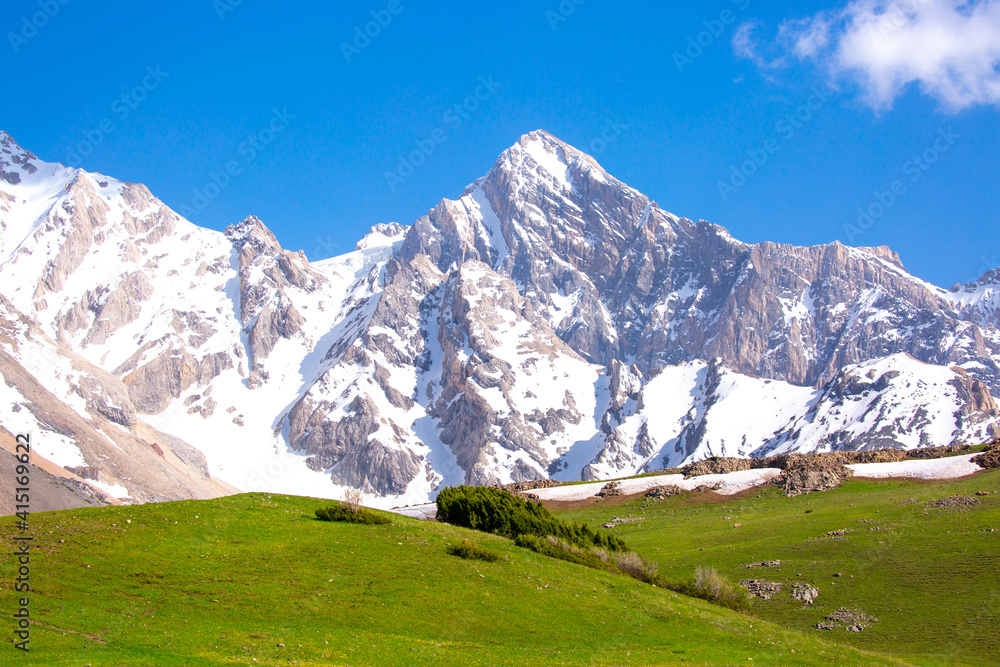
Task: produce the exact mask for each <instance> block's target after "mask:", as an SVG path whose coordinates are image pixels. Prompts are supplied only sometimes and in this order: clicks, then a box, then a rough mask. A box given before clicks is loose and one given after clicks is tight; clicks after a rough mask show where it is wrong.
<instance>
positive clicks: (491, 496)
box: [437, 486, 627, 551]
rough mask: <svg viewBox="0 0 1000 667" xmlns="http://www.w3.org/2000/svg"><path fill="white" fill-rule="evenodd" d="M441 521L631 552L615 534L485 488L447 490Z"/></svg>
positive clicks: (441, 497)
mask: <svg viewBox="0 0 1000 667" xmlns="http://www.w3.org/2000/svg"><path fill="white" fill-rule="evenodd" d="M437 520H438V521H441V522H443V523H450V524H452V525H453V526H461V527H463V528H472V529H473V530H479V531H482V532H484V533H494V534H496V535H502V536H503V537H509V538H512V539H513V538H516V537H517V536H518V535H534V536H536V537H547V536H549V535H552V536H555V537H559V538H561V539H563V540H566V541H567V542H569V543H570V544H574V545H576V546H579V547H586V548H589V547H604V548H606V549H608V550H610V551H626V550H627V547H626V545H625V542H624V541H623V540H621V539H619V538H617V537H615V536H614V535H609V534H607V533H602V532H600V531H597V530H594V529H592V528H591V527H590V526H588V525H587V524H578V523H576V522H572V523H570V522H567V521H563V520H561V519H557V518H556V517H554V516H552V514H551V513H550V512H549V511H548V510H547V509H545V508H544V507H542V506H541V505H538V504H536V503H532V502H530V501H528V500H525V499H524V498H521V497H520V496H515V495H513V494H512V493H509V492H507V491H504V490H503V489H495V488H491V487H485V486H475V487H470V486H457V487H450V488H447V489H445V490H443V491H442V492H441V493H440V494H439V495H438V497H437Z"/></svg>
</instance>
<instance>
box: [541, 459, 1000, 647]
mask: <svg viewBox="0 0 1000 667" xmlns="http://www.w3.org/2000/svg"><path fill="white" fill-rule="evenodd" d="M980 491H986V492H988V491H994V492H996V491H1000V471H997V470H991V471H986V472H982V473H979V474H977V475H975V476H973V477H970V478H966V479H963V480H955V481H950V482H920V481H895V480H893V481H871V480H853V481H850V482H848V483H846V484H845V485H844V486H843V487H842V488H840V489H838V490H835V491H829V492H826V493H819V494H813V495H806V496H799V497H796V498H786V497H784V496H782V495H781V494H780V493H779V492H778V491H777V489H774V488H773V487H771V488H762V489H756V490H752V491H750V492H747V493H746V494H743V495H741V496H740V497H735V498H732V499H723V498H722V497H720V496H716V495H715V494H711V493H709V494H698V493H692V494H686V495H683V496H679V497H676V498H671V499H669V500H665V501H661V502H648V501H645V500H630V501H627V502H625V503H624V504H616V503H615V501H614V500H612V501H605V502H603V503H596V502H595V501H587V502H584V503H576V504H575V506H576V508H575V509H572V510H563V511H559V510H558V509H557V507H558V506H553V505H550V508H553V509H556V514H557V516H559V517H561V518H564V519H572V520H578V521H589V522H591V523H593V524H599V523H602V522H605V521H608V520H610V519H611V518H613V517H621V518H641V519H642V520H641V521H639V522H636V523H626V524H621V525H619V526H618V527H616V528H613V529H612V530H611V532H613V533H614V534H615V535H618V536H619V537H623V538H624V539H625V540H626V541H627V542H628V544H629V545H630V546H631V547H632V548H633V549H635V550H636V551H638V552H639V553H642V554H643V555H645V556H647V557H648V558H650V559H652V560H655V561H657V562H658V563H659V564H660V572H661V573H662V574H665V575H666V576H667V577H668V578H670V579H684V578H687V577H690V576H691V574H692V573H693V571H694V569H695V567H697V566H698V565H709V566H714V567H716V568H718V569H719V571H720V572H722V573H723V574H725V575H727V576H729V577H730V578H731V579H732V580H734V581H740V580H748V579H762V580H765V581H768V582H775V583H781V584H782V590H781V592H780V593H778V594H776V595H775V596H774V597H772V598H771V599H770V600H767V601H765V600H763V599H759V598H758V599H756V601H755V605H754V607H755V613H757V614H758V615H760V616H761V617H762V618H766V619H768V620H771V621H774V622H777V623H780V624H781V625H783V626H785V627H789V628H794V629H798V630H800V631H802V632H803V634H805V635H807V636H811V637H821V638H825V639H831V640H834V641H838V642H848V643H850V644H852V645H854V646H856V647H858V648H862V649H866V650H872V651H879V652H883V653H891V654H894V655H896V656H898V657H900V658H901V659H904V660H907V661H908V662H913V663H915V664H919V665H956V664H968V665H977V666H987V665H1000V631H998V630H997V628H998V627H1000V493H998V494H997V495H993V496H988V497H978V498H976V500H978V501H979V504H978V505H974V506H971V507H968V508H938V507H934V506H931V505H930V504H929V503H931V502H932V501H936V500H940V499H943V498H946V497H948V496H952V495H955V494H961V495H964V496H969V497H974V494H975V493H976V492H980ZM839 531H845V532H844V533H843V534H837V533H838V532H839ZM830 533H834V534H832V535H831V534H830ZM773 560H780V561H781V565H780V567H757V568H750V569H745V568H743V567H741V566H743V565H747V564H751V563H755V562H756V563H759V562H762V561H773ZM836 575H840V576H836ZM794 582H807V583H810V584H811V585H813V586H815V587H816V588H818V589H819V592H820V595H819V598H818V599H817V600H816V601H815V603H814V604H813V605H812V606H807V605H805V604H803V603H802V602H798V601H795V600H793V599H791V597H790V585H791V584H792V583H794ZM841 607H847V608H849V609H852V610H858V611H861V612H863V613H865V614H867V615H869V616H873V617H875V618H878V619H879V620H878V622H875V623H873V624H872V625H871V627H870V628H869V629H867V630H864V631H862V632H859V633H853V632H848V631H847V630H846V629H844V628H837V629H833V630H817V629H814V628H813V626H814V625H816V624H817V623H821V622H823V621H824V619H825V617H826V616H827V615H828V614H830V613H832V612H834V611H836V610H838V609H839V608H841Z"/></svg>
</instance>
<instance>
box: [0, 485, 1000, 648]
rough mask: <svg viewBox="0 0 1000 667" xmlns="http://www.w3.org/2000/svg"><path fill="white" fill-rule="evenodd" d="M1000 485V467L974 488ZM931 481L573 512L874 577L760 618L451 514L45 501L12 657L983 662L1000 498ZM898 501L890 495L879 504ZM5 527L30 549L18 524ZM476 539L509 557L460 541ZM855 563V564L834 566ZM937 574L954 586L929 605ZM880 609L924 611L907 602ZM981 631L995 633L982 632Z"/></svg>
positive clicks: (651, 535) (814, 569) (274, 504)
mask: <svg viewBox="0 0 1000 667" xmlns="http://www.w3.org/2000/svg"><path fill="white" fill-rule="evenodd" d="M989 484H992V485H993V486H994V487H995V486H996V484H997V478H996V477H995V476H983V477H981V478H980V479H979V481H976V482H961V483H958V484H957V485H956V488H959V487H960V488H961V489H965V487H966V486H968V487H969V488H972V487H975V488H979V487H982V486H988V485H989ZM949 489H950V487H949ZM944 491H945V487H942V490H941V491H940V492H938V493H937V495H940V494H941V493H943V492H944ZM873 494H874V495H873ZM917 494H926V495H928V497H929V496H933V495H935V492H934V489H933V487H930V486H926V487H920V488H912V489H911V488H907V487H905V486H903V485H891V484H886V485H862V484H858V483H853V484H851V485H850V487H849V488H847V489H845V490H843V491H840V492H835V493H833V494H826V495H823V496H814V497H807V498H800V499H793V500H788V499H784V498H780V497H777V496H774V495H773V494H768V493H767V492H762V493H761V494H760V495H759V496H756V497H754V498H752V499H748V498H744V499H740V500H738V501H734V503H732V504H728V505H727V504H719V505H712V506H706V505H698V504H696V503H694V501H692V500H690V499H681V500H680V501H677V502H674V501H671V502H666V503H663V504H661V505H658V506H656V507H653V506H650V507H648V508H646V509H645V512H644V513H643V511H642V509H641V502H638V503H636V502H632V503H628V504H626V505H621V506H617V507H608V506H597V507H594V508H590V509H586V508H585V509H581V510H575V511H574V512H573V514H574V515H575V516H579V517H581V518H584V519H586V520H588V521H595V520H599V519H601V518H603V517H604V516H610V515H612V514H615V515H617V514H620V513H621V512H623V511H626V512H628V511H631V512H633V513H639V514H643V516H645V517H646V519H645V521H644V522H642V523H641V524H640V525H638V526H635V527H627V528H620V529H615V530H616V532H617V533H618V534H620V535H623V536H624V537H626V539H628V540H629V541H630V542H631V546H632V547H633V548H635V549H636V550H637V551H639V552H640V553H641V554H643V555H644V556H647V557H649V558H653V559H655V560H658V561H659V562H660V563H661V564H662V568H663V570H664V571H666V572H668V573H676V574H677V576H687V575H688V574H689V573H688V572H687V570H689V569H690V568H691V567H693V566H694V565H695V564H696V563H702V562H704V563H712V564H715V565H717V566H719V567H720V568H724V569H726V570H727V572H730V573H735V572H736V570H734V569H733V568H735V567H736V565H737V564H739V563H740V562H741V561H743V560H746V559H747V558H748V557H749V555H750V554H753V556H754V557H755V558H757V557H760V558H764V557H774V558H783V559H789V561H790V562H794V563H795V564H794V565H792V568H793V569H795V568H798V571H805V572H804V576H806V577H807V578H808V577H814V578H816V579H817V580H819V579H821V575H826V574H828V571H829V570H831V569H839V570H842V571H843V572H844V573H845V574H846V575H847V576H850V575H853V576H854V578H853V579H845V580H844V581H843V583H838V584H837V586H842V587H843V588H842V589H838V590H836V591H834V590H832V588H833V587H832V585H830V582H827V580H826V579H822V581H821V584H820V585H821V588H822V591H823V593H822V597H821V598H820V605H818V606H816V607H815V608H811V609H808V610H805V611H803V610H801V609H799V608H797V607H796V606H794V605H790V604H786V603H785V602H784V601H781V600H776V601H773V602H771V603H766V604H758V605H756V607H757V608H758V609H759V610H760V612H759V616H757V617H754V616H748V615H743V614H739V613H736V612H732V611H729V610H727V609H722V608H719V607H715V606H713V605H710V604H708V603H706V602H703V601H700V600H696V599H692V598H687V597H683V596H680V595H678V594H675V593H673V592H671V591H668V590H664V589H661V588H655V587H653V586H650V585H648V584H643V583H640V582H638V581H635V580H633V579H630V578H628V577H625V576H620V575H614V574H610V573H606V572H601V571H597V570H591V569H587V568H584V567H581V566H579V565H574V564H571V563H567V562H564V561H558V560H554V559H550V558H547V557H545V556H541V555H539V554H536V553H533V552H530V551H528V550H525V549H520V548H517V547H515V546H514V545H513V543H512V542H511V541H510V540H506V539H502V538H499V537H495V536H491V535H485V534H482V533H477V532H473V531H469V530H465V529H460V528H455V527H451V526H447V525H441V524H437V523H433V522H421V521H417V520H413V519H408V518H405V517H400V516H393V517H392V524H391V525H388V526H369V525H358V524H347V523H328V522H321V521H318V520H316V519H315V518H314V511H315V510H316V509H317V508H318V507H321V506H323V505H324V501H320V500H314V499H309V498H299V497H285V496H273V495H265V494H247V495H240V496H234V497H229V498H225V499H220V500H211V501H198V502H177V503H164V504H157V505H141V506H132V507H114V508H96V509H81V510H72V511H64V512H52V513H44V514H36V515H32V517H31V527H32V534H33V536H34V537H35V542H34V547H33V552H32V562H31V568H32V569H31V582H32V586H33V588H34V590H33V592H32V593H31V618H32V625H31V643H30V649H31V651H30V654H29V656H27V660H25V659H24V658H25V656H22V655H18V653H19V652H18V651H16V650H15V649H14V647H13V620H12V619H11V620H9V621H8V626H9V628H10V631H9V632H8V635H9V637H10V639H9V642H10V643H8V644H5V648H3V649H2V650H3V651H4V652H5V653H4V657H3V658H2V659H0V663H2V664H11V665H13V664H40V665H41V664H44V665H74V666H82V665H91V666H93V667H97V666H98V665H126V666H128V667H134V666H139V665H257V664H275V665H420V664H440V665H523V664H532V665H543V664H544V665H548V664H553V665H561V664H565V665H774V666H779V665H780V666H784V665H859V666H861V665H863V666H868V665H901V664H935V663H933V662H932V661H931V660H930V659H929V658H928V657H927V656H928V655H929V654H936V653H941V652H942V651H944V650H945V649H948V648H949V646H951V648H950V650H951V651H952V653H951V655H954V656H957V657H958V658H960V659H963V660H966V663H967V664H986V663H984V662H983V661H982V660H981V658H982V656H983V655H984V654H985V653H986V652H987V651H993V650H994V649H995V648H996V644H995V643H994V642H995V637H991V636H990V634H989V631H987V629H986V626H988V625H993V624H992V623H990V622H988V621H989V619H987V618H985V617H983V618H980V619H979V620H978V621H977V614H985V613H987V612H985V611H979V609H988V607H984V606H983V605H984V603H985V602H986V601H988V600H989V599H991V598H990V595H991V594H993V593H992V592H993V591H995V588H996V584H997V578H996V572H997V568H996V565H997V561H996V553H997V549H996V535H993V534H990V535H986V534H983V533H981V532H979V528H980V526H981V525H982V526H985V525H986V524H987V523H988V521H987V519H986V517H987V516H992V517H993V518H994V519H995V518H996V516H997V513H996V504H995V499H990V500H991V502H992V504H989V505H985V504H984V507H983V508H981V509H978V510H975V511H973V512H969V513H968V514H942V515H941V516H940V517H939V516H937V515H936V514H934V513H933V512H930V513H926V515H924V514H923V513H922V510H920V509H919V508H918V507H917V506H906V507H903V506H899V505H893V504H891V502H889V501H891V500H892V499H893V498H896V497H900V498H902V497H909V496H916V495H917ZM880 502H885V503H888V504H886V505H885V508H884V510H883V513H882V514H877V513H876V510H877V509H878V508H880V507H881V505H880V504H879V503H880ZM852 505H853V507H852ZM740 508H742V509H740ZM808 509H812V510H813V512H812V513H810V514H804V512H805V511H806V510H808ZM769 513H774V517H775V518H773V519H770V518H768V514H769ZM730 515H734V516H738V518H734V519H729V518H725V517H728V516H730ZM911 515H912V516H911ZM918 515H919V516H918ZM862 517H873V518H875V519H877V520H880V521H883V523H885V524H886V525H889V524H891V525H893V526H894V528H893V530H894V532H892V533H887V534H885V535H881V534H879V535H878V537H879V538H883V539H886V540H887V544H886V546H885V549H884V550H880V551H878V552H877V553H876V552H873V551H872V549H873V547H871V546H870V544H869V546H867V547H865V546H864V545H865V544H868V543H869V542H871V541H870V540H869V538H868V536H867V535H865V536H864V541H863V540H862V537H861V535H860V534H858V535H856V534H851V536H850V537H851V541H849V542H846V543H844V544H833V543H828V542H825V541H822V540H820V541H809V538H811V537H813V536H815V535H817V534H821V533H823V532H824V531H825V530H826V529H827V528H829V529H836V528H843V527H844V526H851V527H853V526H854V525H855V524H857V519H859V518H862ZM921 517H922V518H921ZM734 522H742V523H743V528H741V529H734V528H732V527H731V524H732V523H734ZM4 524H5V525H4V529H3V530H4V532H5V533H6V535H5V538H6V539H7V540H8V543H11V542H10V540H12V538H13V537H14V535H15V533H16V529H15V527H14V522H13V520H11V521H9V522H4ZM857 525H860V524H857ZM948 530H951V534H948V533H947V531H948ZM769 531H775V532H773V533H771V534H768V533H769ZM913 531H919V533H920V535H916V534H913ZM464 539H468V540H470V541H472V542H474V543H475V544H477V545H479V546H482V547H485V548H487V549H489V550H491V551H494V552H496V553H498V554H500V555H501V559H500V560H499V561H497V562H495V563H488V562H483V561H480V560H463V559H462V558H459V557H456V556H453V555H449V554H448V553H447V551H446V550H447V549H448V547H449V545H453V544H458V543H460V542H461V541H462V540H464ZM871 544H876V545H877V544H878V542H877V541H875V542H871ZM846 545H850V550H855V553H854V555H848V552H849V549H845V546H846ZM701 549H704V551H701ZM858 549H861V551H857V550H858ZM963 550H966V551H963ZM991 550H992V551H991ZM865 554H867V555H865ZM837 558H841V559H845V560H841V561H838V560H832V561H828V562H827V564H825V565H822V566H821V565H820V563H821V562H823V561H824V560H825V559H837ZM782 569H783V572H782V575H785V574H786V573H790V572H791V570H786V569H785V568H784V567H783V568H782ZM935 573H938V574H935ZM944 573H947V576H948V579H946V580H945V579H941V578H940V577H942V576H944ZM13 580H14V564H13V560H12V559H10V558H8V559H5V562H4V569H3V576H2V581H0V584H2V589H0V604H2V605H3V608H4V609H5V610H10V613H11V614H12V613H13V610H14V609H15V608H16V598H17V597H19V596H18V595H16V594H15V593H14V591H13ZM847 581H851V582H854V584H851V587H853V588H856V591H855V592H852V590H853V588H849V586H848V584H847ZM927 582H936V584H935V588H934V590H933V591H932V595H929V596H928V595H925V593H926V588H925V587H926V584H927ZM949 586H962V587H963V589H961V590H950V589H949ZM966 586H968V590H965V589H964V587H966ZM841 590H843V592H841ZM934 596H938V597H934ZM880 600H891V601H892V604H893V605H895V606H897V607H899V608H903V609H905V612H898V614H897V615H893V614H889V613H888V611H887V610H886V609H883V608H882V606H881V604H880V603H879V602H878V601H880ZM842 602H844V603H846V602H851V603H852V604H859V605H861V606H864V607H865V608H866V610H869V611H872V612H874V613H875V614H876V615H878V616H879V617H880V621H879V623H878V624H877V626H876V629H875V630H873V631H871V632H867V633H865V634H863V635H862V636H859V637H853V636H847V633H820V632H818V631H816V630H813V629H811V627H810V626H811V625H812V623H813V622H814V621H815V620H816V619H817V617H818V616H820V615H821V614H820V613H819V611H820V606H822V605H827V606H833V605H836V604H840V603H842ZM918 603H919V604H918ZM824 608H825V607H824ZM6 613H7V612H5V614H6ZM8 618H9V616H8ZM967 623H968V624H972V625H971V627H972V628H973V630H971V631H970V632H971V634H969V635H962V634H961V627H963V626H965V624H967ZM918 626H919V627H918ZM910 630H917V631H916V632H915V633H914V634H913V636H910V637H908V638H907V637H904V636H903V633H904V632H909V631H910ZM980 630H981V631H980ZM950 638H955V639H956V641H955V642H953V644H951V645H949V644H948V641H949V640H950ZM959 638H961V641H960V642H959V641H958V639H959ZM848 644H854V646H853V647H852V646H848ZM904 649H906V650H904ZM886 653H893V654H898V655H895V656H894V655H885V654H886ZM949 664H958V662H951V663H949Z"/></svg>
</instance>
